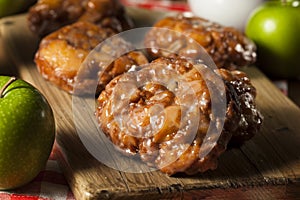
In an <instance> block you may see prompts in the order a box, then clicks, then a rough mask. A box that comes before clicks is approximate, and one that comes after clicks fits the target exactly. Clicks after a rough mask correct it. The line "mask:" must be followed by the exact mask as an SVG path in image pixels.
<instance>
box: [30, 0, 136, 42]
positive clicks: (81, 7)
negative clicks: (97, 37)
mask: <svg viewBox="0 0 300 200" xmlns="http://www.w3.org/2000/svg"><path fill="white" fill-rule="evenodd" d="M77 21H88V22H91V23H94V24H97V25H99V26H100V27H106V28H107V27H109V28H111V29H113V30H114V31H116V32H121V31H124V30H127V29H130V28H132V27H133V22H132V20H131V19H130V17H129V16H127V14H126V12H125V10H124V7H123V5H121V4H120V3H119V1H117V0H39V1H38V2H37V3H36V4H35V5H33V6H32V7H31V8H30V10H29V13H28V22H29V28H30V30H31V31H32V32H34V33H37V34H38V35H39V36H45V35H47V34H49V33H51V32H53V31H55V30H58V29H59V28H61V27H63V26H65V25H69V24H72V23H75V22H77Z"/></svg>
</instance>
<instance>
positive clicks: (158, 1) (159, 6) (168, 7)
mask: <svg viewBox="0 0 300 200" xmlns="http://www.w3.org/2000/svg"><path fill="white" fill-rule="evenodd" d="M120 2H121V3H123V4H124V5H126V6H134V7H139V8H144V9H148V10H156V11H181V12H183V11H190V8H189V6H188V4H187V2H186V1H185V0H181V1H180V0H177V1H172V0H120Z"/></svg>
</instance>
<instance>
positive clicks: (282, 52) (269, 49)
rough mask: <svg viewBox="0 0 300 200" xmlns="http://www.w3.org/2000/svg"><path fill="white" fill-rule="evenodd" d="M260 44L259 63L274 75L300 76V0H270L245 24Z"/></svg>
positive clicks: (258, 50)
mask: <svg viewBox="0 0 300 200" xmlns="http://www.w3.org/2000/svg"><path fill="white" fill-rule="evenodd" d="M245 32H246V35H247V36H248V37H249V38H250V39H252V40H253V41H254V42H255V43H256V45H257V55H258V57H257V65H258V66H259V67H260V68H261V70H262V71H264V72H265V73H266V74H267V75H269V76H270V77H274V78H295V77H300V62H299V61H300V59H299V52H300V1H298V0H289V1H284V0H282V1H279V0H278V1H268V2H265V3H264V4H263V5H261V6H260V7H259V8H257V9H256V10H255V11H254V12H253V13H252V14H251V16H250V18H249V20H248V23H247V25H246V30H245Z"/></svg>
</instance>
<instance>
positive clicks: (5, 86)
mask: <svg viewBox="0 0 300 200" xmlns="http://www.w3.org/2000/svg"><path fill="white" fill-rule="evenodd" d="M15 80H17V78H16V77H14V76H13V77H10V79H9V80H8V81H7V82H6V83H5V85H4V86H3V87H2V88H1V89H0V98H2V97H3V93H4V91H5V89H6V88H7V87H8V86H9V85H10V84H11V83H12V82H14V81H15Z"/></svg>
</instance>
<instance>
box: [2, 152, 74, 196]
mask: <svg viewBox="0 0 300 200" xmlns="http://www.w3.org/2000/svg"><path fill="white" fill-rule="evenodd" d="M56 150H57V149H56V148H54V149H53V151H52V153H51V155H50V157H49V159H48V162H47V164H46V167H45V168H44V169H43V170H42V171H41V172H40V173H39V174H38V175H37V177H35V179H34V180H33V181H31V182H30V183H29V184H27V185H25V186H23V187H21V188H18V189H15V190H11V191H0V200H75V198H74V196H73V193H72V192H71V190H70V188H69V186H68V183H67V181H66V179H65V177H64V175H63V173H62V171H61V169H60V168H59V166H58V163H57V161H56V157H55V152H56Z"/></svg>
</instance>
